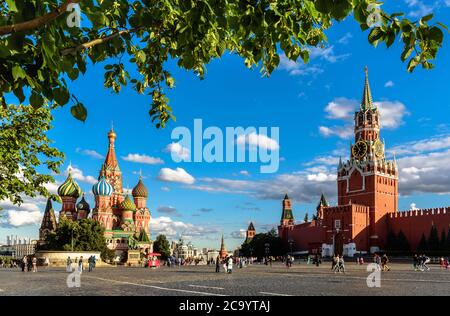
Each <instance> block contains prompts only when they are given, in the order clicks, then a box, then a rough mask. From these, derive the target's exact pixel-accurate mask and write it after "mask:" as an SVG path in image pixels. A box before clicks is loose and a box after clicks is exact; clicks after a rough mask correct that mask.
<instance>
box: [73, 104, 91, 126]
mask: <svg viewBox="0 0 450 316" xmlns="http://www.w3.org/2000/svg"><path fill="white" fill-rule="evenodd" d="M70 113H72V116H73V117H74V118H76V119H77V120H80V121H82V122H84V121H86V118H87V110H86V108H85V107H84V105H83V103H81V102H78V103H77V104H75V105H74V106H72V107H71V108H70Z"/></svg>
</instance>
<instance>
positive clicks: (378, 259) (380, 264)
mask: <svg viewBox="0 0 450 316" xmlns="http://www.w3.org/2000/svg"><path fill="white" fill-rule="evenodd" d="M373 261H374V262H375V263H376V265H377V270H378V271H383V272H386V271H391V268H390V267H389V258H388V256H387V254H384V255H382V256H381V255H379V254H377V253H376V254H375V255H374V259H373Z"/></svg>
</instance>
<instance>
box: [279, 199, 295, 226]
mask: <svg viewBox="0 0 450 316" xmlns="http://www.w3.org/2000/svg"><path fill="white" fill-rule="evenodd" d="M282 206H283V212H282V213H281V221H280V225H281V226H294V215H293V214H292V203H291V199H289V196H288V195H287V193H286V195H285V196H284V199H283V202H282Z"/></svg>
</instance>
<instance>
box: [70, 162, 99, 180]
mask: <svg viewBox="0 0 450 316" xmlns="http://www.w3.org/2000/svg"><path fill="white" fill-rule="evenodd" d="M69 168H71V172H72V178H74V179H75V180H79V181H81V182H86V183H90V184H95V183H97V179H96V178H94V177H93V176H89V175H87V176H85V175H84V174H83V171H82V170H81V169H78V168H75V167H73V166H69V167H67V169H66V171H65V175H66V176H67V175H68V174H69Z"/></svg>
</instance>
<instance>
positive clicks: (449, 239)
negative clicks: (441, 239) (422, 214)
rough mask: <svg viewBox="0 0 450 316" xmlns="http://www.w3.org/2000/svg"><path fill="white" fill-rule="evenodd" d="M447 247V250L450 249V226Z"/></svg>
mask: <svg viewBox="0 0 450 316" xmlns="http://www.w3.org/2000/svg"><path fill="white" fill-rule="evenodd" d="M446 244H447V245H446V247H445V250H446V251H450V227H449V228H448V233H447V243H446Z"/></svg>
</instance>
